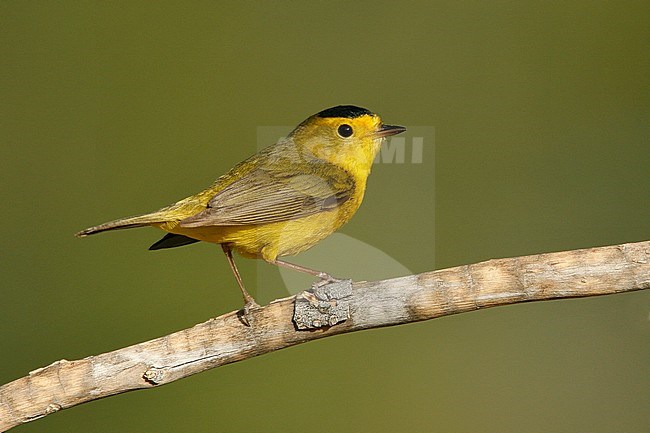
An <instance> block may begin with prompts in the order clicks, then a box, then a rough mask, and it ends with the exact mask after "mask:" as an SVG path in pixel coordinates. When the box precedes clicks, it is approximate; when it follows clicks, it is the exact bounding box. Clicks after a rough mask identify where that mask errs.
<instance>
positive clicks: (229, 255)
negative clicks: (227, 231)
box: [221, 244, 259, 326]
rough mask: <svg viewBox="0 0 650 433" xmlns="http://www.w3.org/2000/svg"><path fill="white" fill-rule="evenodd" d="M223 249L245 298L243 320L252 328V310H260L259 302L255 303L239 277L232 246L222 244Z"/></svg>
mask: <svg viewBox="0 0 650 433" xmlns="http://www.w3.org/2000/svg"><path fill="white" fill-rule="evenodd" d="M221 248H222V249H223V252H224V254H225V255H226V258H227V259H228V264H229V265H230V269H232V272H233V274H235V279H237V284H239V289H240V290H241V293H242V295H243V296H244V309H243V315H242V320H243V322H244V324H245V325H247V326H250V317H251V315H250V310H251V309H252V308H259V305H258V304H257V302H255V299H253V297H252V296H251V295H250V294H249V293H248V291H247V290H246V288H245V287H244V283H243V282H242V280H241V276H240V275H239V270H238V269H237V266H235V261H234V260H233V258H232V250H231V249H230V246H228V245H226V244H221Z"/></svg>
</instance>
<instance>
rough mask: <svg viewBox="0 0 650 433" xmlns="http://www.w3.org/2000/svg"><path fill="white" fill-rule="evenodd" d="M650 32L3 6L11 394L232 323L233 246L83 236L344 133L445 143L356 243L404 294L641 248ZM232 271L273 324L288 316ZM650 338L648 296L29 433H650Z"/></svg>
mask: <svg viewBox="0 0 650 433" xmlns="http://www.w3.org/2000/svg"><path fill="white" fill-rule="evenodd" d="M648 22H650V4H649V3H648V2H644V1H638V2H628V1H620V2H595V1H594V2H591V1H582V2H576V1H557V2H510V1H508V2H491V1H490V2H488V1H485V2H469V1H462V2H457V1H451V2H426V1H420V2H406V3H397V2H390V3H388V2H385V3H378V2H318V3H309V4H307V3H301V2H223V3H218V2H177V3H170V2H130V1H129V2H127V1H125V2H29V1H14V2H10V1H3V2H1V3H0V37H1V41H2V42H1V45H0V64H1V68H0V74H1V75H0V91H1V96H0V110H1V112H0V143H1V146H2V147H1V149H2V157H1V158H0V172H1V173H2V183H1V190H0V191H1V194H2V195H1V197H0V198H1V203H2V225H1V230H2V232H1V237H2V247H1V248H0V269H1V272H2V273H1V276H2V278H1V282H0V296H1V301H0V304H1V305H2V309H1V312H0V353H1V354H2V355H1V356H0V383H5V382H8V381H10V380H13V379H15V378H18V377H21V376H23V375H25V374H27V373H28V372H29V371H30V370H33V369H36V368H37V367H42V366H45V365H47V364H49V363H51V362H53V361H55V360H58V359H61V358H66V359H78V358H83V357H85V356H88V355H92V354H97V353H102V352H106V351H110V350H114V349H117V348H120V347H124V346H127V345H131V344H134V343H137V342H140V341H144V340H148V339H151V338H154V337H158V336H161V335H164V334H168V333H171V332H173V331H176V330H179V329H183V328H186V327H190V326H192V325H193V324H195V323H199V322H202V321H205V320H207V319H208V318H209V317H212V316H215V315H218V314H222V313H224V312H227V311H231V310H233V309H236V308H238V307H239V306H240V303H241V298H240V294H239V292H238V290H237V289H236V286H235V284H234V281H233V277H232V275H231V274H230V270H229V269H228V266H227V264H226V261H225V260H224V258H223V257H222V255H221V253H220V251H219V249H218V248H217V247H215V246H214V245H195V246H192V247H187V248H180V249H177V250H173V251H161V252H157V253H152V252H149V251H147V247H148V246H149V244H150V243H152V242H154V241H155V240H157V239H158V237H159V236H160V234H161V233H158V232H156V231H155V230H154V229H140V230H133V231H123V232H116V233H114V234H105V235H101V236H98V237H93V238H90V239H84V240H80V239H76V238H74V237H73V236H72V234H73V233H74V232H76V231H78V230H80V229H82V228H84V227H87V226H89V225H93V224H97V223H100V222H103V221H105V220H109V219H113V218H117V217H121V216H126V215H129V214H135V213H140V212H146V211H151V210H155V209H157V208H159V207H161V206H163V205H166V204H168V203H170V202H173V201H175V200H177V199H179V198H182V197H185V196H186V195H188V194H191V193H193V192H195V191H197V190H199V189H201V188H203V187H204V186H206V185H207V184H209V183H210V182H211V181H212V180H213V179H214V178H216V177H217V176H219V175H220V174H222V173H224V172H225V171H226V170H228V169H229V168H230V167H231V166H232V165H233V164H234V163H236V162H237V161H239V160H241V159H243V158H245V157H246V156H248V155H249V154H251V153H252V152H254V151H255V150H256V148H257V142H256V140H257V137H256V134H257V130H258V128H259V127H260V126H264V125H295V124H297V123H298V122H300V121H301V120H303V119H304V118H305V117H307V116H308V115H310V114H313V113H315V112H317V111H319V110H321V109H323V108H327V107H329V106H332V105H338V104H342V103H353V104H357V105H361V106H364V107H368V108H370V109H371V110H373V111H376V112H378V113H380V114H381V115H382V117H383V118H384V119H385V121H387V122H388V123H395V124H403V125H406V126H428V127H433V128H435V144H431V146H429V147H427V148H426V149H425V152H424V155H423V163H422V164H419V165H417V164H402V165H400V164H379V165H378V166H377V167H376V168H375V170H374V171H373V174H372V176H371V178H370V181H369V185H368V192H367V195H366V200H365V201H364V205H363V206H362V207H361V210H360V211H359V213H358V214H357V215H356V217H355V218H354V219H353V220H352V222H350V223H349V224H348V225H347V226H346V227H344V229H343V230H342V233H343V234H345V235H346V236H348V237H350V238H353V239H355V240H358V241H359V242H363V243H365V244H368V245H370V246H372V247H373V248H376V249H378V250H380V251H383V252H384V253H386V255H388V256H390V257H391V258H392V259H394V260H395V261H397V262H399V263H401V264H402V265H403V266H404V267H405V268H407V269H409V270H410V271H412V272H423V271H426V270H432V269H439V268H444V267H449V266H455V265H460V264H467V263H472V262H477V261H482V260H487V259H490V258H497V257H510V256H519V255H525V254H535V253H541V252H550V251H559V250H567V249H576V248H585V247H592V246H599V245H607V244H618V243H624V242H633V241H641V240H647V239H648V238H649V234H650V230H649V229H650V200H649V198H650V194H649V191H650V189H649V187H650V174H649V173H650V170H649V167H650V141H649V137H650V122H649V119H650V94H649V90H648V89H649V87H648V82H649V79H650V76H649V75H650V73H649V70H650V55H649V50H648V46H649V45H650V32H649V30H648ZM434 180H435V182H434ZM434 217H435V220H434ZM318 248H320V246H317V247H315V248H314V250H312V251H318ZM333 248H334V250H333V251H334V254H336V257H335V258H334V260H332V263H336V262H339V263H341V262H345V263H343V264H341V266H350V264H352V267H353V268H354V269H362V270H367V271H360V272H359V275H354V276H355V278H362V279H367V280H372V279H377V278H383V277H384V276H385V275H382V274H381V273H380V272H377V273H376V274H375V273H373V272H371V269H372V268H371V267H368V266H369V265H368V264H366V263H364V257H360V256H357V255H354V256H352V257H350V256H347V257H346V254H345V249H343V250H336V247H333ZM299 260H300V259H298V261H299ZM368 261H370V259H369V260H368ZM238 263H239V264H240V269H241V270H242V273H243V277H244V280H245V281H247V283H248V285H249V288H250V289H251V291H252V292H253V293H255V294H258V298H259V300H260V301H262V302H268V301H270V300H271V299H274V298H277V297H282V296H286V294H287V290H286V289H283V288H281V280H280V278H279V276H278V274H277V271H274V270H272V269H268V267H267V266H266V265H263V264H261V265H260V264H258V263H256V262H255V261H246V260H244V259H239V260H238ZM332 266H333V267H332ZM340 269H344V268H343V267H341V268H338V267H336V265H328V266H327V269H326V270H328V271H331V272H332V273H334V274H336V273H337V270H340ZM261 272H265V273H267V274H268V275H270V276H269V277H268V278H259V275H260V273H261ZM262 284H263V285H264V287H260V285H262ZM275 287H278V288H277V289H276V288H275ZM649 311H650V293H643V292H637V293H631V294H623V295H617V296H610V297H600V298H592V299H578V300H565V301H553V302H546V303H533V304H522V305H515V306H510V307H502V308H496V309H491V310H486V311H479V312H474V313H470V314H463V315H459V316H453V317H447V318H442V319H438V320H434V321H429V322H423V323H418V324H410V325H406V326H401V327H395V328H387V329H377V330H371V331H366V332H361V333H356V334H351V335H343V336H338V337H334V338H330V339H325V340H320V341H318V342H314V343H309V344H305V345H301V346H298V347H293V348H290V349H286V350H282V351H279V352H276V353H272V354H269V355H265V356H262V357H258V358H255V359H251V360H247V361H245V362H240V363H237V364H233V365H229V366H225V367H222V368H219V369H216V370H212V371H208V372H205V373H202V374H199V375H195V376H193V377H190V378H187V379H184V380H181V381H178V382H175V383H173V384H170V385H166V386H163V387H161V388H158V389H154V390H149V391H138V392H132V393H127V394H124V395H120V396H114V397H110V398H107V399H103V400H100V401H95V402H91V403H88V404H84V405H81V406H79V407H75V408H72V409H69V410H65V411H62V412H60V413H57V414H55V415H52V416H48V417H46V418H45V419H42V420H38V421H36V422H33V423H31V424H29V425H25V426H22V427H19V428H17V429H15V431H17V432H37V431H39V432H40V431H48V432H90V431H92V432H136V431H137V432H175V431H188V432H189V431H191V432H208V431H210V432H212V431H279V432H283V431H313V432H319V431H323V432H328V431H368V432H369V431H455V432H460V431H495V432H496V431H499V432H504V431H513V432H515V431H536V432H544V431H548V432H557V431H576V432H577V431H590V432H600V431H603V432H606V431H610V432H614V431H617V432H618V431H630V432H631V431H642V430H645V429H647V427H648V425H650V412H649V411H648V407H650V368H649V363H648V360H649V359H650V344H648V343H649V342H650V339H649V337H650V323H649Z"/></svg>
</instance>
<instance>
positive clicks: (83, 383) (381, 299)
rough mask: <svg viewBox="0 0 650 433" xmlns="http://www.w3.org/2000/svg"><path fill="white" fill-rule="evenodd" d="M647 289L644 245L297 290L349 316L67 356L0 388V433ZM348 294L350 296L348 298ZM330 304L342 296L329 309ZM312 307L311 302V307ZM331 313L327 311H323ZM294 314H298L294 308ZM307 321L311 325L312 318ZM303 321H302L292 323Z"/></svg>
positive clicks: (201, 329) (285, 309)
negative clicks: (408, 332)
mask: <svg viewBox="0 0 650 433" xmlns="http://www.w3.org/2000/svg"><path fill="white" fill-rule="evenodd" d="M647 288H650V241H645V242H638V243H630V244H623V245H615V246H607V247H600V248H590V249H583V250H575V251H565V252H559V253H549V254H539V255H534V256H525V257H515V258H510V259H498V260H489V261H486V262H482V263H476V264H472V265H466V266H458V267H455V268H450V269H443V270H439V271H433V272H425V273H423V274H419V275H411V276H406V277H401V278H395V279H390V280H384V281H375V282H359V283H353V285H352V291H351V294H346V296H345V299H338V300H337V299H336V298H333V299H329V298H327V296H326V295H324V296H325V297H323V296H321V295H322V294H318V293H317V294H316V296H314V295H303V296H302V297H301V295H298V296H299V297H301V298H302V301H303V302H304V301H305V300H307V301H310V302H312V304H313V305H315V306H316V307H317V308H319V309H321V307H322V306H323V305H324V306H325V307H324V308H325V310H324V311H327V308H329V307H328V305H334V306H336V307H337V308H338V309H337V310H336V311H338V312H339V313H340V311H341V308H339V307H341V306H345V308H346V311H349V315H350V317H349V318H348V319H347V320H344V321H342V322H339V323H336V322H337V320H341V319H342V317H338V316H336V317H337V320H333V321H332V322H331V323H335V324H333V325H331V324H330V323H328V322H327V321H324V322H321V323H315V326H322V327H317V328H313V329H308V330H299V329H298V326H297V324H296V322H300V321H301V319H298V320H295V318H293V314H294V303H295V299H296V297H290V298H285V299H279V300H276V301H273V302H271V303H270V304H269V305H267V306H265V307H263V308H260V309H259V310H256V311H254V313H253V315H252V319H253V321H252V323H251V326H245V325H244V324H243V323H242V321H241V320H240V318H239V317H238V316H237V312H231V313H228V314H224V315H223V316H220V317H216V318H214V319H210V320H208V321H207V322H204V323H200V324H198V325H196V326H194V327H192V328H190V329H185V330H182V331H179V332H175V333H173V334H170V335H166V336H164V337H160V338H157V339H155V340H151V341H146V342H144V343H140V344H136V345H133V346H130V347H126V348H123V349H118V350H114V351H112V352H108V353H103V354H100V355H95V356H89V357H87V358H84V359H80V360H76V361H67V360H60V361H56V362H54V363H53V364H51V365H49V366H47V367H45V368H39V369H37V370H34V371H32V372H30V373H29V375H27V376H25V377H22V378H20V379H17V380H14V381H13V382H10V383H8V384H6V385H3V386H1V387H0V430H1V431H5V430H7V429H9V428H11V427H14V426H17V425H19V424H22V423H25V422H29V421H32V420H35V419H38V418H41V417H44V416H45V415H48V414H51V413H54V412H57V411H58V410H60V409H65V408H69V407H72V406H75V405H78V404H80V403H84V402H87V401H90V400H95V399H98V398H102V397H106V396H109V395H113V394H119V393H122V392H126V391H130V390H134V389H143V388H145V389H146V388H152V387H155V386H158V385H162V384H165V383H169V382H173V381H175V380H178V379H181V378H183V377H186V376H189V375H191V374H195V373H199V372H201V371H204V370H207V369H210V368H214V367H219V366H221V365H224V364H229V363H231V362H237V361H241V360H244V359H248V358H251V357H253V356H257V355H261V354H264V353H268V352H271V351H273V350H278V349H282V348H284V347H288V346H293V345H295V344H300V343H304V342H306V341H310V340H315V339H318V338H323V337H327V336H330V335H336V334H342V333H346V332H353V331H358V330H361V329H368V328H376V327H382V326H392V325H398V324H402V323H409V322H415V321H420V320H428V319H434V318H436V317H441V316H446V315H450V314H456V313H462V312H466V311H472V310H478V309H481V308H488V307H495V306H498V305H508V304H514V303H519V302H529V301H541V300H548V299H558V298H573V297H584V296H597V295H606V294H612V293H620V292H629V291H634V290H643V289H647ZM348 295H349V296H348ZM337 302H341V303H340V304H339V305H336V304H337ZM319 305H320V306H319ZM332 311H334V309H333V310H332ZM301 314H302V313H301ZM312 325H314V324H313V323H312ZM323 325H325V326H323ZM301 327H302V326H301Z"/></svg>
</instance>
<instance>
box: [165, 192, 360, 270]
mask: <svg viewBox="0 0 650 433" xmlns="http://www.w3.org/2000/svg"><path fill="white" fill-rule="evenodd" d="M360 202H361V200H349V201H348V202H346V203H345V204H344V205H343V206H340V207H339V208H337V209H334V210H330V211H324V212H320V213H317V214H314V215H310V216H307V217H303V218H299V219H295V220H289V221H283V222H277V223H269V224H261V225H245V226H205V227H179V225H178V222H176V221H175V222H167V223H163V224H157V225H156V226H157V227H159V228H161V229H163V230H165V231H168V232H171V233H176V234H180V235H184V236H188V237H191V238H193V239H198V240H201V241H205V242H213V243H218V244H224V243H227V244H230V245H231V247H232V248H233V249H234V250H236V251H237V252H238V253H239V254H241V255H242V256H244V257H249V258H262V259H264V260H266V261H273V260H275V259H276V258H277V257H281V256H290V255H294V254H298V253H300V252H302V251H305V250H307V249H309V248H311V247H312V246H314V244H316V243H318V242H319V241H321V240H323V239H325V238H326V237H327V236H329V235H330V234H332V233H333V232H334V231H336V230H337V229H338V228H339V227H341V226H342V225H343V224H345V223H346V222H347V221H348V220H349V219H350V218H351V217H352V215H353V214H354V213H355V212H356V210H357V208H358V207H359V204H360Z"/></svg>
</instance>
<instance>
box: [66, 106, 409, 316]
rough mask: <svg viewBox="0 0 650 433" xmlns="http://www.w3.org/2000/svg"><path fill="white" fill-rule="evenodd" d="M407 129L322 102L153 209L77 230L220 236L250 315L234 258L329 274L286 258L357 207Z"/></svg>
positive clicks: (179, 242)
mask: <svg viewBox="0 0 650 433" xmlns="http://www.w3.org/2000/svg"><path fill="white" fill-rule="evenodd" d="M404 131H406V128H405V127H403V126H395V125H387V124H384V123H383V122H382V120H381V118H380V117H379V115H377V114H375V113H373V112H371V111H369V110H368V109H365V108H361V107H358V106H355V105H339V106H335V107H331V108H328V109H325V110H322V111H320V112H318V113H316V114H314V115H312V116H310V117H308V118H307V119H306V120H304V121H303V122H301V123H300V124H299V125H298V126H297V127H296V128H295V129H294V130H293V131H292V132H291V133H290V134H289V135H288V136H287V137H285V138H282V139H280V140H279V141H278V142H277V143H275V144H273V145H271V146H268V147H266V148H264V149H262V150H260V151H258V152H257V153H255V154H254V155H252V156H250V157H249V158H248V159H245V160H244V161H242V162H240V163H238V164H236V165H235V166H234V167H233V168H232V169H231V170H230V171H228V172H227V173H226V174H224V175H222V176H221V177H219V178H218V179H217V180H216V181H214V183H212V184H211V185H210V186H208V187H207V188H206V189H204V190H202V191H200V192H198V193H196V194H194V195H191V196H189V197H187V198H184V199H182V200H179V201H177V202H176V203H173V204H171V205H169V206H166V207H163V208H161V209H159V210H157V211H155V212H151V213H146V214H142V215H137V216H132V217H127V218H120V219H117V220H114V221H110V222H106V223H103V224H99V225H97V226H94V227H89V228H87V229H85V230H82V231H80V232H78V233H76V236H77V237H86V236H89V235H93V234H96V233H101V232H104V231H109V230H117V229H127V228H134V227H144V226H151V227H157V228H159V229H162V230H164V231H166V232H167V234H166V235H165V236H164V237H162V239H160V240H159V241H157V242H156V243H154V244H153V245H151V247H149V249H150V250H159V249H166V248H174V247H179V246H183V245H189V244H193V243H195V242H199V241H203V242H210V243H216V244H220V245H221V248H222V250H223V252H224V254H225V256H226V259H227V261H228V264H229V266H230V268H231V270H232V272H233V274H234V276H235V279H236V281H237V284H238V286H239V289H240V290H241V293H242V296H243V298H244V308H243V317H244V318H245V320H244V323H245V324H249V323H250V320H249V318H250V314H251V311H253V310H254V309H256V308H259V305H258V304H257V302H256V301H255V299H254V298H253V297H252V296H251V295H250V294H249V293H248V291H247V290H246V288H245V286H244V283H243V281H242V278H241V275H240V273H239V271H238V269H237V266H236V265H235V261H234V259H233V254H232V252H233V251H236V252H237V253H239V254H240V255H241V256H243V257H246V258H253V259H261V260H264V261H265V262H267V263H270V264H273V265H276V266H282V267H286V268H289V269H293V270H296V271H300V272H304V273H307V274H309V275H312V276H314V277H318V278H319V279H320V280H321V282H323V283H328V282H332V281H338V280H337V279H336V278H334V277H332V276H331V275H329V274H327V273H325V272H321V271H317V270H314V269H310V268H306V267H304V266H300V265H297V264H294V263H290V262H287V261H284V260H282V259H280V257H284V256H292V255H296V254H298V253H301V252H303V251H305V250H307V249H309V248H311V247H312V246H314V245H315V244H316V243H318V242H319V241H321V240H323V239H324V238H326V237H327V236H329V235H330V234H332V233H333V232H335V231H336V230H338V229H339V228H340V227H341V226H342V225H343V224H345V223H346V222H348V221H349V220H350V218H352V216H353V215H354V214H355V213H356V212H357V210H358V208H359V206H360V205H361V202H362V200H363V197H364V193H365V190H366V181H367V179H368V175H369V174H370V171H371V168H372V165H373V161H374V160H375V157H376V156H377V154H378V152H379V150H380V148H381V144H382V142H383V141H384V140H385V139H386V137H389V136H392V135H395V134H399V133H402V132H404Z"/></svg>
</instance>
